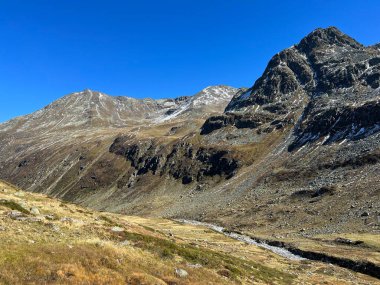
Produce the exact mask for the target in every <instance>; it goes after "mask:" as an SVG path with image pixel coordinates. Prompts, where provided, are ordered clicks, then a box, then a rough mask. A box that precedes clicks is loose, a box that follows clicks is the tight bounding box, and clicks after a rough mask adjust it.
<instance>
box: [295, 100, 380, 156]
mask: <svg viewBox="0 0 380 285" xmlns="http://www.w3.org/2000/svg"><path fill="white" fill-rule="evenodd" d="M309 110H310V112H312V114H307V118H310V119H309V120H304V121H302V122H301V124H300V125H299V127H298V129H297V130H296V139H295V140H294V141H293V142H292V144H291V145H290V146H289V150H293V149H294V148H297V147H300V146H302V145H304V144H305V143H306V142H313V141H316V140H318V139H319V138H320V137H325V139H324V142H323V144H328V143H330V142H333V141H339V140H343V139H351V140H356V139H360V138H362V137H364V136H366V135H369V134H372V133H375V132H378V131H379V130H380V103H379V102H378V101H371V102H366V103H364V104H363V105H361V106H357V107H356V106H350V105H349V106H342V107H340V108H339V107H335V108H331V109H328V110H326V111H323V112H320V110H319V109H317V112H316V110H315V109H314V108H313V107H312V106H311V107H310V108H309V109H308V110H307V111H309Z"/></svg>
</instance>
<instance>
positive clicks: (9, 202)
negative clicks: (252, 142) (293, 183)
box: [0, 181, 380, 284]
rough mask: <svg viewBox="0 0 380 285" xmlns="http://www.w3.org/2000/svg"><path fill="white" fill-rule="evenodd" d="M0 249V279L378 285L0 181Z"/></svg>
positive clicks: (201, 232) (190, 229)
mask: <svg viewBox="0 0 380 285" xmlns="http://www.w3.org/2000/svg"><path fill="white" fill-rule="evenodd" d="M363 237H365V236H363ZM366 238H367V239H366V242H365V245H366V246H367V242H368V246H371V248H372V249H375V248H376V249H377V250H378V248H379V246H380V245H379V244H378V241H376V240H372V241H371V239H370V236H366ZM370 241H371V242H370ZM339 247H342V250H344V246H343V245H342V246H339ZM362 250H363V251H365V247H362ZM0 251H1V256H0V284H291V283H296V284H301V283H302V284H316V282H318V281H319V280H324V284H377V283H378V281H376V279H374V278H372V277H369V276H367V275H363V274H358V273H355V272H352V271H349V270H347V269H344V268H341V267H339V266H334V265H331V264H325V263H320V262H316V261H310V260H290V259H287V258H284V257H282V256H279V255H277V254H274V253H273V252H270V251H268V250H266V249H263V248H261V247H257V246H255V245H249V244H246V243H244V242H242V241H238V240H234V239H232V238H228V237H226V236H224V235H223V234H221V233H217V232H215V231H213V230H209V229H207V228H205V227H203V226H194V225H188V224H183V223H180V222H176V221H172V220H164V219H144V218H139V217H132V216H123V215H118V214H111V213H105V212H97V211H93V210H91V209H88V208H83V207H79V206H75V205H72V204H69V203H65V202H62V201H59V200H55V199H51V198H48V197H47V196H45V195H42V194H34V193H27V192H23V191H21V190H20V189H18V188H16V187H14V186H12V185H10V184H8V183H5V182H2V181H0ZM364 253H365V252H363V254H364ZM371 256H373V257H371V258H375V259H376V258H378V257H376V256H375V255H373V254H372V255H371ZM377 260H379V259H377Z"/></svg>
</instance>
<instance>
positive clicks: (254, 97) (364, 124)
mask: <svg viewBox="0 0 380 285" xmlns="http://www.w3.org/2000/svg"><path fill="white" fill-rule="evenodd" d="M379 86H380V50H379V49H378V45H375V46H371V47H364V46H363V45H361V44H360V43H358V42H357V41H355V40H354V39H352V38H350V37H349V36H347V35H345V34H343V33H342V32H340V31H339V30H338V29H336V28H334V27H330V28H327V29H317V30H315V31H313V32H312V33H310V34H309V35H308V36H306V37H305V38H304V39H302V40H301V41H300V43H299V44H297V45H295V46H293V47H291V48H288V49H286V50H284V51H282V52H280V53H278V54H276V55H275V56H274V57H273V58H272V59H271V60H270V62H269V63H268V66H267V68H266V69H265V71H264V73H263V75H262V76H261V77H260V78H259V79H258V80H257V81H256V82H255V84H254V85H253V87H252V88H250V89H248V90H246V91H245V92H239V93H237V94H236V95H235V96H234V98H233V99H232V101H231V102H230V104H229V105H228V106H227V107H226V110H225V117H222V116H219V117H212V118H209V119H208V120H207V121H206V123H205V124H204V126H203V128H202V134H209V133H211V132H212V131H213V130H216V129H219V128H223V127H225V126H228V125H232V126H235V127H238V124H237V123H236V119H235V118H236V116H241V117H244V118H245V119H246V120H250V121H251V122H252V124H250V123H247V122H245V123H244V124H243V125H242V127H243V128H244V127H252V126H255V124H256V123H257V117H258V116H259V114H260V116H265V115H266V114H268V113H271V114H272V119H273V120H276V119H277V120H284V114H294V113H295V112H297V110H298V113H301V111H303V115H302V116H301V118H300V119H299V122H298V124H297V125H295V129H294V134H295V138H294V141H293V142H292V143H291V145H290V146H289V150H293V149H295V148H298V147H301V146H303V145H304V144H306V143H309V142H314V141H318V140H319V139H320V138H322V137H325V138H324V142H323V143H325V144H326V143H331V142H334V141H339V140H344V139H349V140H352V139H359V138H363V137H365V136H368V135H372V134H373V133H375V132H377V131H379V130H380V121H379V120H380V119H379V118H380V115H379V103H378V99H379V96H380V90H379ZM234 114H238V115H234Z"/></svg>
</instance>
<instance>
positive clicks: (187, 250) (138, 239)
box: [124, 232, 294, 284]
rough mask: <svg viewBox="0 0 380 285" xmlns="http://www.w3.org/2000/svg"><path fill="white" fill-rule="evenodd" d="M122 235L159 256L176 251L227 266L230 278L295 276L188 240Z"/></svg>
mask: <svg viewBox="0 0 380 285" xmlns="http://www.w3.org/2000/svg"><path fill="white" fill-rule="evenodd" d="M124 234H125V238H126V239H128V240H129V241H132V242H133V243H134V245H135V246H136V247H139V248H141V249H143V250H148V251H150V252H153V253H155V254H157V255H158V256H160V257H162V258H172V257H173V256H175V255H177V256H180V257H182V258H183V259H185V260H186V261H187V262H189V263H194V264H196V263H198V264H202V265H203V266H205V267H208V268H212V269H216V270H220V269H228V270H229V271H230V272H231V276H230V278H231V279H233V280H239V281H241V280H244V279H248V278H251V277H252V276H254V278H255V279H259V280H262V281H264V282H266V283H267V284H274V283H276V284H291V283H292V281H293V279H294V276H293V275H291V274H288V273H285V272H281V271H278V270H276V269H273V268H270V267H267V266H265V265H262V264H258V263H256V262H253V261H251V260H243V259H241V258H238V257H234V256H231V255H228V254H225V253H220V252H216V251H213V250H209V249H205V248H197V247H195V246H191V245H187V244H177V243H175V242H173V241H170V240H165V239H161V238H157V237H153V236H147V235H141V234H138V233H131V232H124Z"/></svg>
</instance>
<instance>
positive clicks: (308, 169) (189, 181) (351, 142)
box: [0, 27, 380, 236]
mask: <svg viewBox="0 0 380 285" xmlns="http://www.w3.org/2000/svg"><path fill="white" fill-rule="evenodd" d="M379 53H380V51H379V50H377V49H376V48H373V47H364V46H363V45H361V44H360V43H358V42H356V41H355V40H354V39H352V38H351V37H349V36H347V35H345V34H343V33H342V32H340V31H339V30H337V29H336V28H332V27H330V28H327V29H317V30H315V31H313V32H312V33H310V34H309V35H306V37H304V38H303V39H301V40H300V42H299V44H298V45H295V46H293V47H290V48H288V49H285V50H283V51H281V52H279V53H277V54H275V55H274V56H273V57H272V59H271V60H270V61H269V63H268V66H267V67H266V69H265V70H264V72H263V75H262V76H261V77H260V78H259V79H257V80H256V81H255V83H254V84H253V86H252V87H250V88H248V89H245V88H240V89H228V88H227V90H229V91H231V92H227V91H226V90H224V89H222V90H220V89H219V91H218V92H213V91H212V90H207V88H206V89H204V90H203V91H201V92H200V93H198V94H199V96H198V95H195V96H193V97H191V98H189V97H181V99H178V102H175V100H174V99H170V100H171V101H170V100H169V101H165V100H161V101H159V102H158V103H157V102H155V101H150V100H147V101H145V102H146V105H144V106H140V105H138V107H139V108H140V109H139V108H137V107H134V110H135V111H136V110H137V111H136V112H135V113H134V114H133V116H129V114H130V113H128V112H129V111H128V110H130V109H128V108H126V107H125V108H124V107H123V108H122V109H123V110H124V111H125V110H127V111H125V112H124V113H120V114H119V113H117V112H116V113H115V112H113V111H112V110H117V104H116V103H114V102H116V101H117V100H118V99H115V100H116V101H113V100H111V101H107V102H108V103H106V102H105V101H104V102H103V103H104V105H105V107H104V108H101V104H100V100H103V99H104V98H103V99H100V97H101V96H100V95H99V94H98V93H96V94H95V97H96V98H97V99H96V100H97V101H96V102H99V103H96V104H95V103H94V104H95V105H96V106H98V110H97V108H96V107H94V106H92V105H91V104H88V102H85V103H86V104H84V105H85V106H88V107H89V108H88V109H86V110H87V111H86V112H84V114H83V112H82V111H83V108H81V109H80V111H79V112H78V111H75V110H73V112H74V113H75V116H79V119H78V120H79V122H80V124H79V125H70V124H69V125H65V124H66V123H70V122H69V121H70V120H69V119H66V118H64V120H63V121H62V122H60V120H61V119H62V118H61V117H59V116H58V115H57V112H56V110H55V109H54V108H53V109H52V113H51V116H46V117H44V118H42V119H41V122H43V123H38V122H39V121H38V120H37V121H36V122H37V123H36V124H35V126H33V125H32V124H31V122H30V121H29V125H27V123H25V124H26V127H24V129H20V126H21V125H22V124H21V123H20V126H17V125H15V127H14V128H13V129H12V128H10V127H9V126H6V125H4V124H3V125H0V126H1V127H0V142H1V145H2V148H1V149H0V161H1V162H2V163H1V164H0V177H1V178H3V179H5V180H10V181H11V182H14V183H16V184H17V185H19V186H21V187H23V188H25V189H27V190H28V191H33V192H43V193H46V194H49V195H51V196H54V197H58V198H61V199H64V200H67V201H71V202H75V203H80V204H83V205H86V206H90V207H93V208H96V209H101V210H107V211H115V212H121V213H126V214H139V215H150V216H164V217H171V218H187V219H194V220H204V221H213V222H214V221H216V222H218V223H219V224H222V225H227V226H230V227H232V228H236V229H238V230H239V229H241V228H243V229H244V228H248V229H249V228H252V227H256V229H257V231H260V229H261V230H264V229H265V230H268V229H269V230H271V231H274V232H280V233H283V234H284V235H285V236H287V235H290V236H292V235H299V234H301V235H303V234H310V235H317V234H321V233H331V232H335V231H340V232H343V231H348V230H352V229H354V230H357V231H374V230H376V229H378V228H379V226H380V225H379V222H378V216H379V215H380V214H379V213H378V212H376V211H375V210H371V209H376V208H377V207H378V206H379V205H378V201H376V200H374V199H372V198H371V197H377V195H378V194H379V193H380V192H379V191H380V189H379V183H378V182H379V181H378V176H377V173H379V171H380V169H379V166H380V165H379V161H380V159H379V156H378V151H379V141H380V128H379V125H380V122H379V120H380V114H379V109H380V108H379V97H380V95H379V93H380V89H379V83H380V54H379ZM225 91H226V92H227V93H226V94H227V95H226V96H225V97H224V95H223V94H224V92H225ZM91 92H92V91H91ZM202 92H203V93H202ZM86 96H91V94H88V95H86ZM92 96H94V94H92ZM198 98H201V99H202V100H201V101H200V102H198V101H197V99H198ZM215 98H220V99H223V100H221V102H220V104H216V103H215V101H214V99H215ZM229 98H232V99H231V100H230V99H229ZM78 100H79V99H78ZM119 100H123V99H119ZM125 100H127V99H125ZM74 101H75V100H74ZM127 101H128V100H127ZM117 102H119V101H117ZM120 102H122V103H120V104H123V101H120ZM128 102H129V101H128ZM217 102H219V101H217ZM203 103H205V104H203ZM94 104H93V105H94ZM165 104H166V105H165ZM82 105H83V104H82ZM82 105H81V106H82ZM115 106H116V107H115ZM123 106H124V105H123ZM130 106H132V105H130ZM130 106H129V107H130ZM110 110H111V111H110ZM69 111H70V110H66V109H65V108H62V110H61V112H69ZM97 111H98V112H99V113H97ZM69 114H70V113H69ZM78 114H79V115H78ZM97 114H100V115H99V116H100V118H99V116H98V115H97ZM102 114H111V115H107V116H106V115H104V116H102ZM115 114H119V115H120V119H127V118H128V119H131V120H130V121H128V122H123V121H122V120H119V118H118V117H117V116H116V115H115ZM88 117H91V118H90V119H91V120H90V123H89V124H86V122H87V121H85V119H88ZM70 118H71V117H70ZM75 118H77V117H75ZM108 119H109V120H111V122H110V121H109V120H108ZM65 120H67V122H66V121H65ZM112 120H115V122H116V123H115V122H113V121H112ZM83 121H84V122H85V123H83ZM49 123H50V124H51V125H49ZM25 124H24V126H25ZM44 124H45V125H44ZM91 124H92V125H91ZM54 126H56V127H57V128H56V129H54ZM62 126H63V127H62ZM65 126H66V127H65ZM110 126H111V127H110ZM52 128H53V129H52ZM16 130H19V131H18V132H17V131H16ZM363 173H365V174H363ZM332 204H336V205H338V206H339V207H334V208H333V207H331V205H332ZM351 205H352V207H350V206H351ZM289 213H291V216H292V218H291V219H289V217H290V216H289ZM363 213H370V214H369V216H361V215H362V214H363ZM363 217H365V218H363ZM300 225H307V226H305V228H304V230H303V231H301V229H300V228H299V227H300Z"/></svg>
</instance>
